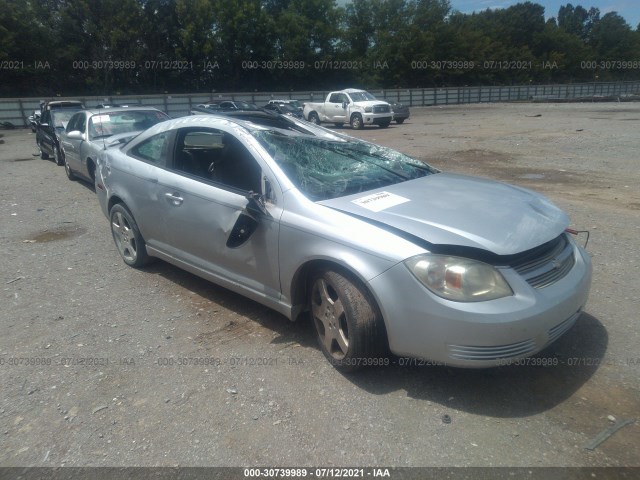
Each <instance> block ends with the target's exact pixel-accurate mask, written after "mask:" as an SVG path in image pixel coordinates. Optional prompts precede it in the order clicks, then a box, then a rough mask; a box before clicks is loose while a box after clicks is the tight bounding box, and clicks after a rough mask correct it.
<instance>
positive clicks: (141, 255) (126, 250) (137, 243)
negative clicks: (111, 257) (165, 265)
mask: <svg viewBox="0 0 640 480" xmlns="http://www.w3.org/2000/svg"><path fill="white" fill-rule="evenodd" d="M109 218H110V219H111V233H112V234H113V241H114V242H115V244H116V247H117V248H118V252H119V253H120V256H121V257H122V259H123V260H124V263H126V264H127V265H129V266H130V267H136V268H137V267H142V266H143V265H145V264H146V263H148V262H149V255H148V254H147V248H146V247H145V244H144V240H143V238H142V235H140V230H138V225H137V224H136V221H135V220H134V219H133V215H131V213H130V212H129V210H128V209H127V208H126V207H125V206H124V205H122V204H120V203H117V204H115V205H114V206H113V207H112V208H111V212H110V213H109Z"/></svg>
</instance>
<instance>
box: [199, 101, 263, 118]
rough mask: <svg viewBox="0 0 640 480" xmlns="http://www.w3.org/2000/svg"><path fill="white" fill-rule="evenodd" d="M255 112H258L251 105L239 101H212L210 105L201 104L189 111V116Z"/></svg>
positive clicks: (255, 107) (256, 108)
mask: <svg viewBox="0 0 640 480" xmlns="http://www.w3.org/2000/svg"><path fill="white" fill-rule="evenodd" d="M238 110H241V111H255V110H260V109H259V108H258V107H257V106H256V105H254V104H253V103H248V102H243V101H241V100H214V101H212V102H210V103H201V104H200V105H198V106H197V107H193V108H192V109H191V112H190V114H191V115H200V114H203V113H214V112H235V111H238Z"/></svg>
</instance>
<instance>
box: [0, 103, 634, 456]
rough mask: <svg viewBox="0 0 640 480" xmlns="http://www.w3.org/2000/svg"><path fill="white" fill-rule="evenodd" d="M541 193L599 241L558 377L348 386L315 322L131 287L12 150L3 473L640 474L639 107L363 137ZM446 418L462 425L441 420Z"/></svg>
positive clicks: (439, 375) (514, 375)
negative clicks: (340, 470) (497, 470)
mask: <svg viewBox="0 0 640 480" xmlns="http://www.w3.org/2000/svg"><path fill="white" fill-rule="evenodd" d="M340 130H341V131H343V132H345V133H350V134H354V135H356V136H358V137H362V138H366V139H368V140H371V141H375V142H377V143H380V144H383V145H388V146H391V147H394V148H396V149H398V150H401V151H403V152H405V153H407V154H410V155H412V156H415V157H417V158H421V159H424V160H425V161H427V162H429V163H430V164H432V165H434V166H436V167H438V168H441V169H443V170H448V171H455V172H462V173H468V174H474V175H480V176H484V177H490V178H494V179H498V180H502V181H506V182H510V183H514V184H517V185H521V186H524V187H528V188H532V189H534V190H537V191H540V192H543V193H544V194H546V195H547V196H548V197H550V198H551V199H552V200H553V201H554V202H556V203H557V204H559V205H560V206H561V207H562V208H564V209H565V210H566V211H567V212H568V213H569V214H570V216H571V218H572V222H573V224H572V225H573V226H574V228H576V229H579V230H589V231H590V233H591V236H590V240H589V244H588V250H589V251H590V253H591V255H592V256H593V263H594V280H593V286H592V291H591V297H590V300H589V303H588V305H587V308H586V312H585V313H584V314H583V315H582V316H581V318H580V319H579V320H578V322H577V324H576V326H575V327H574V328H573V329H571V330H570V331H569V332H568V333H567V334H566V335H565V336H564V337H562V338H561V339H560V340H559V341H557V342H556V343H555V344H553V345H552V346H551V347H550V348H549V349H547V350H546V351H544V352H542V353H541V354H539V355H538V356H539V357H543V358H548V359H552V360H553V363H557V365H556V366H546V367H543V366H539V367H535V366H510V367H501V368H496V369H489V370H461V369H452V368H445V367H435V366H399V365H394V366H390V367H387V368H376V369H370V370H366V371H364V372H361V373H358V374H355V375H341V374H340V373H338V372H337V371H335V370H334V369H333V368H332V367H331V366H330V365H329V364H328V363H327V362H326V361H325V359H324V357H323V356H322V354H321V352H320V351H319V349H318V348H317V347H316V342H315V337H314V335H313V331H312V325H311V324H310V323H309V322H299V323H291V322H288V321H287V320H286V319H285V318H284V317H282V316H281V315H279V314H277V313H275V312H273V311H270V310H268V309H266V308H265V307H263V306H261V305H259V304H256V303H253V302H251V301H249V300H246V299H244V298H243V297H241V296H238V295H236V294H234V293H231V292H229V291H227V290H225V289H222V288H220V287H217V286H216V285H213V284H211V283H208V282H206V281H204V280H201V279H199V278H196V277H194V276H192V275H190V274H188V273H185V272H182V271H180V270H178V269H176V268H174V267H172V266H170V265H167V264H165V263H162V262H158V263H156V264H154V265H152V266H150V267H148V268H146V269H145V270H141V271H138V270H134V269H131V268H129V267H127V266H126V265H125V264H124V263H123V262H122V261H121V259H120V257H119V256H118V253H117V251H116V249H115V247H114V245H113V241H112V238H111V233H110V230H109V225H108V222H107V220H106V219H105V218H104V216H103V215H102V213H101V211H100V208H99V205H98V202H97V200H96V198H95V194H94V192H93V190H92V188H91V186H89V185H87V184H83V183H81V182H69V181H68V180H67V178H66V176H65V173H64V169H63V168H61V167H57V166H56V165H55V164H54V163H53V162H51V161H44V160H41V159H39V158H37V157H35V156H33V155H32V154H33V153H34V150H35V139H34V135H33V134H31V133H30V131H28V130H19V131H3V132H0V133H2V134H3V135H4V137H3V138H2V140H4V144H1V145H0V186H1V188H0V239H1V242H0V249H1V250H0V251H1V256H0V267H1V268H0V271H1V275H0V288H1V290H2V292H1V299H2V311H1V313H0V332H1V334H0V385H2V388H1V389H0V392H1V393H0V445H1V448H0V466H5V467H8V466H62V465H64V466H174V465H180V466H255V465H269V466H298V465H313V466H337V465H340V466H349V465H351V466H372V465H381V466H525V467H535V466H640V448H639V447H638V445H640V425H639V424H638V423H637V422H636V423H635V424H632V425H629V426H626V427H624V428H622V429H621V430H619V431H618V432H617V433H615V434H614V435H613V436H612V437H611V438H609V439H608V440H607V441H605V442H604V443H602V444H601V445H599V446H598V447H597V448H596V449H595V450H587V449H585V448H584V447H585V445H586V444H587V443H588V442H589V441H591V440H592V439H593V438H594V437H596V436H597V435H598V433H600V432H601V431H602V430H604V429H606V428H608V427H610V426H612V425H613V424H614V422H616V421H620V420H625V419H638V417H639V415H640V375H639V372H640V349H639V347H638V345H640V338H639V336H640V324H639V318H638V311H640V304H639V301H638V298H639V295H638V292H639V291H640V276H639V275H638V268H639V266H640V265H639V263H640V249H639V246H640V240H639V235H640V212H639V210H640V168H639V159H638V151H640V136H639V135H638V132H639V131H640V105H638V104H619V103H611V104H579V105H569V104H561V105H560V104H558V105H555V104H508V105H472V106H469V105H466V106H455V107H444V108H436V107H432V108H420V109H418V108H416V109H412V116H411V118H410V119H409V120H408V121H407V122H405V124H403V125H392V126H391V127H390V128H388V129H378V128H375V127H374V128H367V129H365V130H362V131H359V132H352V131H351V130H350V129H349V128H344V129H340ZM444 415H448V416H449V417H450V422H446V421H443V416H444Z"/></svg>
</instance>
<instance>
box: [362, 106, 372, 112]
mask: <svg viewBox="0 0 640 480" xmlns="http://www.w3.org/2000/svg"><path fill="white" fill-rule="evenodd" d="M364 112H365V113H371V112H373V107H364Z"/></svg>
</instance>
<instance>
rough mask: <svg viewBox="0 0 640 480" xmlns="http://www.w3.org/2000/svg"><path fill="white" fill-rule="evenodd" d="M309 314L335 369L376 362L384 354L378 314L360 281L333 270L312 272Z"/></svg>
mask: <svg viewBox="0 0 640 480" xmlns="http://www.w3.org/2000/svg"><path fill="white" fill-rule="evenodd" d="M309 304H310V310H311V316H312V318H313V323H314V325H315V328H316V333H317V335H318V343H319V344H320V349H321V350H322V353H323V354H324V356H325V357H326V358H327V359H328V360H329V362H330V363H331V364H332V365H333V366H334V367H335V368H337V369H338V370H340V371H343V372H353V371H355V370H358V369H360V368H362V367H363V366H365V365H380V364H382V362H380V361H379V360H380V359H381V357H382V356H383V355H384V354H385V335H384V326H383V322H382V316H381V315H380V313H379V310H378V308H377V306H376V304H375V301H374V300H373V299H372V298H371V295H370V294H369V292H368V291H367V290H366V288H365V287H364V285H363V284H362V282H360V281H359V280H357V279H356V278H354V277H352V276H351V275H347V274H346V273H342V272H339V271H336V270H323V271H320V272H318V273H317V274H316V275H315V276H313V278H312V281H311V291H310V295H309Z"/></svg>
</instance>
